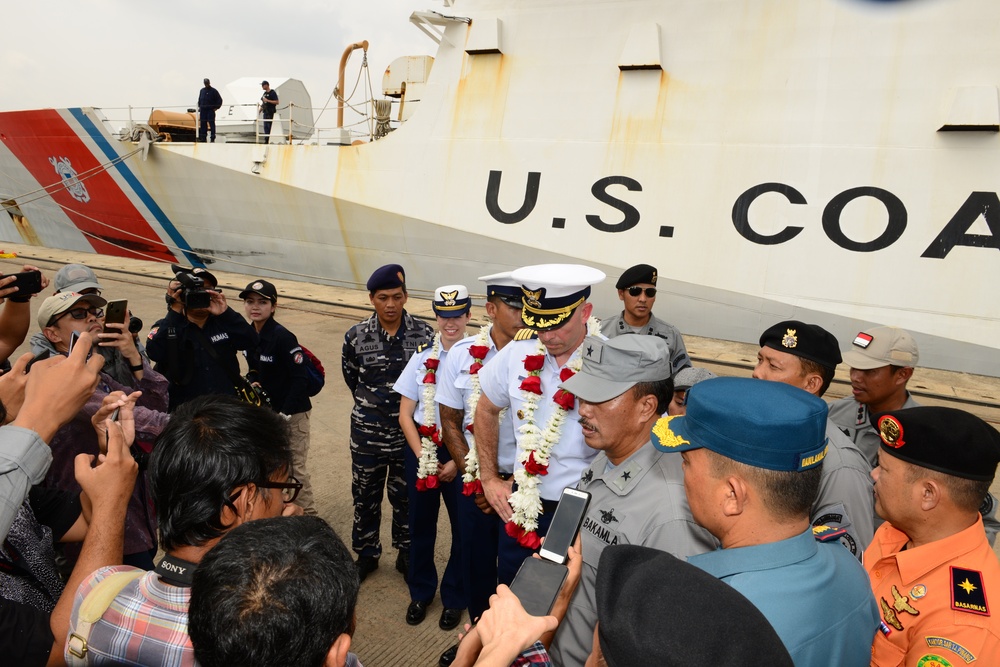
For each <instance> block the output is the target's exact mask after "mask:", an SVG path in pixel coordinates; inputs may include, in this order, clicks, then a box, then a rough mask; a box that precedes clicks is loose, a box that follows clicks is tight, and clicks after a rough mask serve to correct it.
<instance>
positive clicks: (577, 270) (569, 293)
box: [511, 264, 606, 331]
mask: <svg viewBox="0 0 1000 667" xmlns="http://www.w3.org/2000/svg"><path fill="white" fill-rule="evenodd" d="M605 277H606V276H605V274H604V272H603V271H599V270H597V269H594V268H591V267H589V266H581V265H579V264H537V265H535V266H525V267H522V268H520V269H516V270H515V271H512V272H511V278H513V279H514V280H517V281H519V282H520V283H521V290H522V293H523V298H522V308H521V321H522V322H524V324H525V326H527V327H529V328H531V329H534V330H535V331H549V330H552V329H558V328H559V327H561V326H562V325H563V324H565V323H566V320H568V319H569V316H570V315H572V314H573V311H574V310H576V309H577V308H579V307H580V306H582V305H583V304H584V302H586V300H587V297H589V296H590V287H591V285H596V284H597V283H599V282H601V281H602V280H604V278H605Z"/></svg>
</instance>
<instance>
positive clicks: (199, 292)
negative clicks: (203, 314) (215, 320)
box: [174, 272, 212, 310]
mask: <svg viewBox="0 0 1000 667" xmlns="http://www.w3.org/2000/svg"><path fill="white" fill-rule="evenodd" d="M174 280H176V281H177V282H179V283H180V284H181V286H180V288H179V289H178V295H177V298H178V299H179V300H180V302H181V303H182V304H184V307H185V308H188V309H191V310H194V309H197V308H208V307H209V305H211V303H212V295H211V294H210V293H209V291H208V290H206V289H205V281H204V280H203V279H202V278H199V277H198V276H195V275H192V274H190V273H186V272H182V273H178V274H176V275H175V276H174Z"/></svg>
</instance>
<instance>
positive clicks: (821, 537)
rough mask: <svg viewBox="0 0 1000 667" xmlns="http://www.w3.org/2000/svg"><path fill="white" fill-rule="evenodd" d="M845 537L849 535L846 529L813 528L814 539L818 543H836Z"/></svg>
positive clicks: (831, 527) (830, 527)
mask: <svg viewBox="0 0 1000 667" xmlns="http://www.w3.org/2000/svg"><path fill="white" fill-rule="evenodd" d="M844 535H847V529H846V528H834V527H833V526H813V538H814V539H815V540H816V541H817V542H836V541H837V540H839V539H840V538H841V537H843V536H844Z"/></svg>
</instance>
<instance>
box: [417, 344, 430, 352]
mask: <svg viewBox="0 0 1000 667" xmlns="http://www.w3.org/2000/svg"><path fill="white" fill-rule="evenodd" d="M430 346H431V345H430V343H421V344H420V345H418V346H417V352H423V351H424V350H426V349H427V348H428V347H430Z"/></svg>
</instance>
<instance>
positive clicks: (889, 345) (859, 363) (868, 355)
mask: <svg viewBox="0 0 1000 667" xmlns="http://www.w3.org/2000/svg"><path fill="white" fill-rule="evenodd" d="M919 359H920V352H919V350H918V349H917V341H915V340H913V336H911V335H910V333H909V332H908V331H904V330H903V329H900V328H899V327H873V328H871V329H866V330H864V331H861V332H859V333H858V335H857V336H855V337H854V341H853V342H852V344H851V349H849V350H845V351H844V362H845V363H847V364H848V365H849V366H850V367H851V368H857V369H859V370H863V371H867V370H871V369H873V368H882V367H883V366H916V365H917V361H919Z"/></svg>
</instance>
